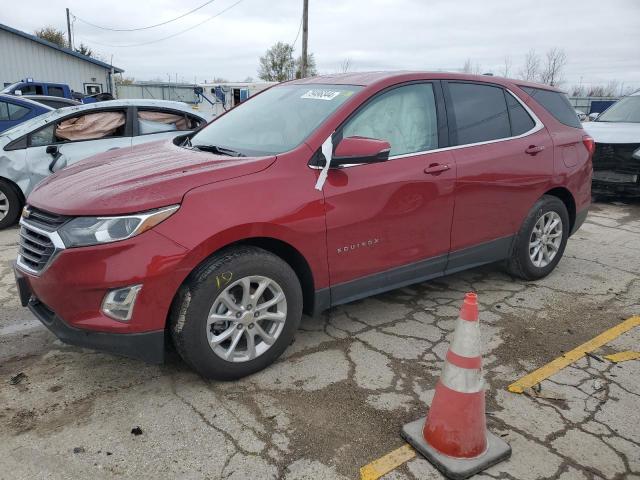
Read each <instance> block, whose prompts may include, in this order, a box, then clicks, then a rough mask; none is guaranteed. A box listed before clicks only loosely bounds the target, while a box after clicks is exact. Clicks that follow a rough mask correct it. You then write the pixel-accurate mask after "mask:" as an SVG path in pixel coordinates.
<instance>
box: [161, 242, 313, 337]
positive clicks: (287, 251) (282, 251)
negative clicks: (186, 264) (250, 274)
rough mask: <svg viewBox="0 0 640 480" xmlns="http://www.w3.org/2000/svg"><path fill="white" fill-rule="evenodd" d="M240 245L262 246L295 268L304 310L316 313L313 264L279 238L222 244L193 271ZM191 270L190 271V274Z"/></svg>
mask: <svg viewBox="0 0 640 480" xmlns="http://www.w3.org/2000/svg"><path fill="white" fill-rule="evenodd" d="M239 246H253V247H258V248H262V249H263V250H266V251H268V252H270V253H272V254H274V255H276V256H277V257H279V258H280V259H282V260H283V261H284V262H286V263H287V264H288V265H289V266H290V267H291V268H292V269H293V271H294V273H295V274H296V276H297V277H298V280H299V281H300V286H301V288H302V297H303V298H302V301H303V312H304V313H306V314H308V315H311V314H313V313H314V311H315V310H314V308H315V301H316V296H315V280H314V277H313V271H312V270H311V266H310V265H309V262H308V261H307V259H306V258H305V257H304V255H302V253H301V252H300V251H299V250H298V249H297V248H295V247H294V246H293V245H291V244H290V243H287V242H285V241H283V240H280V239H278V238H274V237H268V236H259V237H248V238H243V239H240V240H236V241H233V242H230V243H227V244H224V245H221V246H219V247H218V248H216V249H215V250H214V251H212V252H211V253H210V254H208V255H207V256H206V257H204V258H202V259H201V260H200V261H199V262H198V263H197V265H195V266H194V268H193V269H192V270H191V272H193V271H194V270H196V269H197V268H198V267H199V266H200V265H201V264H202V263H203V262H205V261H207V260H208V259H210V258H211V257H213V256H214V255H217V254H218V253H220V252H221V251H223V250H228V249H230V248H234V247H239ZM191 272H189V274H190V273H191ZM189 274H188V275H186V277H185V278H184V279H183V281H182V282H181V286H182V285H184V283H185V282H186V281H187V279H188V278H189ZM179 290H180V289H179V288H178V290H177V291H176V293H175V294H174V298H173V301H175V299H176V298H177V297H178V294H179ZM172 303H173V302H172ZM166 324H167V325H168V324H169V322H166Z"/></svg>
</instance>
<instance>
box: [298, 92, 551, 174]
mask: <svg viewBox="0 0 640 480" xmlns="http://www.w3.org/2000/svg"><path fill="white" fill-rule="evenodd" d="M477 85H484V84H482V83H478V84H477ZM501 88H504V90H505V91H506V92H507V93H508V94H510V95H511V96H512V97H513V98H515V99H516V100H517V101H518V103H520V105H522V107H523V108H524V109H525V111H526V112H527V113H528V114H529V115H530V116H531V118H532V119H533V121H534V122H535V123H534V125H533V127H532V128H531V129H530V130H527V131H526V132H524V133H521V134H520V135H514V136H512V137H504V138H496V139H495V140H486V141H484V142H476V143H465V144H464V145H453V146H450V147H442V148H434V149H433V150H423V151H420V152H412V153H403V154H401V155H392V156H390V157H389V160H395V159H398V158H409V157H415V156H418V155H428V154H430V153H438V152H446V151H449V150H458V149H461V148H468V147H477V146H479V145H489V144H491V143H498V142H506V141H508V140H517V139H519V138H524V137H528V136H529V135H533V134H534V133H536V132H539V131H540V130H542V129H543V128H544V124H543V123H542V120H540V119H539V118H538V116H537V115H536V114H535V113H534V112H533V110H531V109H530V108H529V106H528V105H527V104H526V103H524V102H523V101H522V100H521V99H520V98H519V97H518V96H517V95H516V94H514V93H513V92H512V91H511V90H509V89H508V88H507V87H501ZM359 165H368V164H366V163H349V164H345V165H340V167H336V168H351V167H357V166H359ZM309 168H312V169H314V170H320V169H322V167H318V166H315V165H309Z"/></svg>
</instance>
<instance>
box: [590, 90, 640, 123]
mask: <svg viewBox="0 0 640 480" xmlns="http://www.w3.org/2000/svg"><path fill="white" fill-rule="evenodd" d="M596 121H598V122H631V123H640V95H634V96H633V97H624V98H623V99H622V100H620V101H618V102H616V103H614V104H613V105H611V106H610V107H609V108H607V109H606V110H605V111H604V112H602V114H600V116H599V117H598V119H597V120H596Z"/></svg>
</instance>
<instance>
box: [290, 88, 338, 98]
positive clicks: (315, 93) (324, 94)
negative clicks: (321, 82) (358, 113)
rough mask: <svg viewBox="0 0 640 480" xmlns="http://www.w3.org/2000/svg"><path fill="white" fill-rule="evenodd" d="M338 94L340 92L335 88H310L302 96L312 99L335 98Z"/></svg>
mask: <svg viewBox="0 0 640 480" xmlns="http://www.w3.org/2000/svg"><path fill="white" fill-rule="evenodd" d="M338 95H340V92H336V91H335V90H323V89H320V88H317V89H314V90H309V91H308V92H307V93H305V94H304V95H302V96H301V97H300V98H310V99H312V100H333V99H334V98H336V97H337V96H338Z"/></svg>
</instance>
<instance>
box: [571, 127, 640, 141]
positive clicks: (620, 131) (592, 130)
mask: <svg viewBox="0 0 640 480" xmlns="http://www.w3.org/2000/svg"><path fill="white" fill-rule="evenodd" d="M582 127H583V128H584V129H585V130H586V131H587V133H588V134H589V135H591V136H592V137H593V139H594V140H595V141H596V143H640V123H624V122H586V123H583V124H582Z"/></svg>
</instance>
